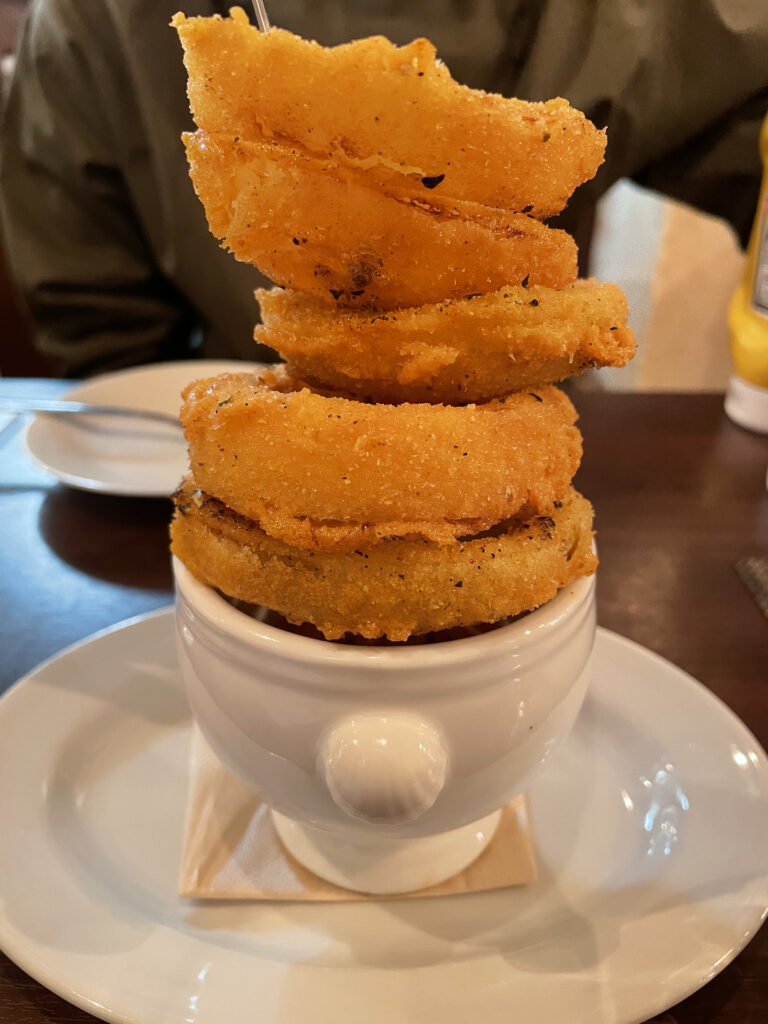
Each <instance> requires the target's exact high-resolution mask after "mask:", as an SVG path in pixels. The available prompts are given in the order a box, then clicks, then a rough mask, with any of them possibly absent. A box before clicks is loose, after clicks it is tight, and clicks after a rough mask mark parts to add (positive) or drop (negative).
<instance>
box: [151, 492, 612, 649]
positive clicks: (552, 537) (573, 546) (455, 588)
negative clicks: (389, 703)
mask: <svg viewBox="0 0 768 1024" xmlns="http://www.w3.org/2000/svg"><path fill="white" fill-rule="evenodd" d="M174 500H175V504H176V514H175V516H174V520H173V523H172V526H171V538H172V550H173V552H174V554H175V555H177V556H178V557H179V558H180V559H181V560H182V561H183V562H184V564H185V565H186V566H187V568H188V569H189V570H190V571H191V572H192V573H193V574H194V575H195V576H196V577H197V578H198V579H199V580H201V581H202V582H203V583H206V584H208V585H209V586H213V587H217V588H218V589H219V590H221V591H222V592H223V593H225V594H227V595H229V596H230V597H234V598H237V599H239V600H242V601H247V602H250V603H252V604H259V605H265V606H267V607H269V608H271V609H273V610H274V611H277V612H280V613H281V614H282V615H283V616H285V618H287V619H288V620H289V621H290V622H293V623H296V624H301V623H304V622H311V623H312V624H313V625H315V626H316V627H317V628H318V629H319V630H320V631H321V632H322V633H323V634H324V635H325V636H326V637H327V638H328V639H329V640H334V639H337V638H339V637H341V636H343V635H344V633H347V632H350V633H357V634H359V635H360V636H363V637H369V638H373V637H381V636H384V637H387V638H388V639H390V640H405V639H407V638H408V637H409V636H411V635H412V634H415V635H420V634H423V633H428V632H431V631H434V630H442V629H450V628H453V627H454V626H467V625H472V624H475V623H481V622H495V621H497V620H499V619H502V618H505V617H507V616H510V615H517V614H519V613H520V612H523V611H528V610H530V609H532V608H536V607H538V605H540V604H543V603H544V602H545V601H549V600H550V599H551V598H553V597H554V596H555V594H556V593H557V590H558V589H559V588H560V587H562V586H564V585H565V584H567V583H569V582H570V581H571V580H574V579H576V578H577V577H579V576H584V575H588V574H590V573H592V572H594V571H595V568H596V566H597V559H596V557H595V555H594V553H593V551H592V507H591V505H590V504H589V502H588V501H587V500H586V499H585V498H583V497H581V495H579V494H577V493H576V492H575V491H573V490H569V491H568V492H567V494H566V496H565V498H564V500H563V502H562V505H561V507H560V508H557V509H555V510H553V512H552V514H551V516H542V517H537V518H534V519H532V520H530V522H527V523H514V524H512V525H511V526H510V527H509V528H508V530H507V531H506V532H503V533H502V534H501V535H500V536H492V537H491V536H488V537H478V538H475V539H471V540H466V541H456V542H455V543H453V544H451V545H450V546H448V547H438V546H437V545H436V544H433V543H430V542H428V541H423V540H397V541H388V542H387V543H385V544H380V545H378V546H376V547H374V548H372V549H371V550H370V551H365V552H364V551H355V552H351V553H345V554H339V553H337V552H327V551H305V550H303V549H301V548H295V547H292V546H289V545H287V544H285V543H284V542H282V541H280V540H276V539H275V538H273V537H270V536H269V535H268V534H266V533H265V532H264V531H263V530H262V529H260V527H259V526H258V525H257V524H256V523H254V522H252V521H250V520H248V519H246V518H244V517H242V516H239V515H237V514H236V513H234V512H232V511H231V509H229V508H227V507H226V505H224V504H223V503H222V502H220V501H217V500H216V499H215V498H211V497H210V496H208V495H206V494H204V493H202V492H200V491H199V490H197V489H196V488H195V485H194V483H193V482H192V481H187V482H186V483H185V485H184V486H183V487H182V488H181V490H180V491H179V492H178V493H177V494H176V495H175V498H174Z"/></svg>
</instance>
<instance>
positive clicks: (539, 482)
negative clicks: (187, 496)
mask: <svg viewBox="0 0 768 1024" xmlns="http://www.w3.org/2000/svg"><path fill="white" fill-rule="evenodd" d="M299 388H300V385H299V384H298V383H297V382H296V381H294V380H292V378H291V377H290V376H289V375H288V374H287V373H286V372H285V370H284V369H282V368H281V369H279V370H278V371H276V372H274V373H273V372H271V371H264V372H263V373H262V374H260V375H256V374H246V373H244V374H223V375H222V376H219V377H214V378H212V379H208V380H202V381H197V382H195V383H194V384H191V385H190V386H189V387H188V388H187V389H186V390H185V392H184V395H183V398H184V401H183V405H182V409H181V420H182V423H183V424H184V430H185V434H186V437H187V440H188V442H189V456H190V466H191V467H192V473H193V474H194V477H195V481H196V483H197V485H198V486H199V487H201V488H202V489H203V490H205V491H207V492H208V493H209V494H211V495H213V496H214V497H216V498H219V499H220V500H222V501H224V502H225V503H226V504H227V505H229V507H230V508H232V509H233V510H234V511H236V512H239V513H240V514H241V515H244V516H247V517H248V518H250V519H254V520H256V521H257V522H259V523H260V525H261V526H262V528H263V529H264V530H266V532H267V533H269V534H271V535H272V536H273V537H280V538H282V539H283V540H285V541H286V542H287V543H290V544H294V545H298V546H303V547H317V548H319V547H323V548H332V549H335V550H347V551H348V550H353V549H354V548H356V547H359V546H360V544H369V545H370V544H373V543H376V542H380V541H383V540H385V539H387V538H389V537H393V536H395V537H402V536H411V535H417V536H422V537H426V538H428V539H430V540H433V541H436V542H438V543H443V544H445V543H450V542H452V541H453V539H454V538H455V537H457V536H459V537H460V536H466V535H468V534H471V533H476V532H478V531H480V530H484V529H487V528H488V527H490V526H492V525H493V524H495V523H498V522H499V521H500V520H502V519H506V518H508V517H510V516H515V515H521V516H528V515H532V514H535V513H537V512H548V511H550V510H551V509H552V507H553V505H554V503H555V502H556V501H557V500H559V499H560V498H562V496H563V494H564V493H565V492H566V490H567V488H568V485H569V483H570V481H571V479H572V477H573V475H574V473H575V472H576V469H577V468H578V465H579V460H580V458H581V435H580V434H579V431H578V430H577V428H576V427H575V426H574V422H575V420H576V412H575V410H574V408H573V406H572V405H571V403H570V401H569V400H568V399H567V398H566V396H565V395H564V394H563V393H562V392H560V391H558V390H557V388H553V387H545V388H541V389H539V391H538V392H536V393H535V394H527V393H520V394H516V395H511V396H510V397H509V398H507V399H502V400H499V401H496V402H490V403H488V404H486V405H480V406H461V407H454V406H443V405H412V404H404V405H375V404H369V403H364V402H358V401H350V400H348V399H345V398H337V397H328V396H326V395H323V394H317V393H314V392H312V391H310V390H309V389H307V388H302V389H300V390H299Z"/></svg>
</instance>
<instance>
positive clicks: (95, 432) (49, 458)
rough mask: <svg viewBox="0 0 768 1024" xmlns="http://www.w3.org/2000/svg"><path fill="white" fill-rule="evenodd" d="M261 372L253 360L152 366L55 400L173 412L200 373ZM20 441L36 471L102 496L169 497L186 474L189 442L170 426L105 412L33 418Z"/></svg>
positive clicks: (106, 376)
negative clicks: (190, 383) (188, 386)
mask: <svg viewBox="0 0 768 1024" xmlns="http://www.w3.org/2000/svg"><path fill="white" fill-rule="evenodd" d="M256 369H260V366H259V365H258V364H256V363H241V362H234V361H231V360H230V361H221V362H219V361H216V362H214V361H210V360H202V359H196V360H195V359H193V360H187V361H185V362H173V363H155V364H153V365H150V366H142V367H139V368H137V369H129V370H120V371H118V372H117V373H106V374H103V375H102V376H100V377H93V378H91V379H90V380H87V381H85V382H84V383H83V384H80V385H78V386H77V387H76V388H73V389H72V390H71V391H67V392H65V393H64V394H62V395H60V396H59V397H60V398H62V399H69V400H72V401H77V402H94V403H99V404H103V405H119V406H121V407H125V408H129V409H145V410H148V411H151V412H164V413H169V414H170V415H172V416H176V415H178V412H179V406H180V405H181V391H182V389H183V388H184V387H185V386H186V385H187V384H189V382H190V381H192V380H195V379H197V378H199V377H213V376H215V375H216V374H218V373H243V372H248V371H249V370H256ZM24 442H25V445H26V449H27V453H28V455H29V456H30V458H31V459H32V461H33V462H35V463H36V464H37V465H38V466H39V467H40V468H41V469H43V470H45V471H46V472H47V473H51V474H52V475H53V476H55V477H57V478H58V479H59V480H61V481H62V482H63V483H65V484H69V486H70V487H77V488H79V489H80V490H85V491H99V492H100V493H102V494H123V495H133V496H135V497H142V498H162V497H168V495H169V494H171V493H172V492H173V491H174V490H175V488H176V487H178V484H179V481H180V480H181V478H182V477H183V476H184V474H185V473H186V471H187V465H188V463H187V446H186V442H185V441H184V436H183V434H182V433H181V430H176V429H174V427H173V426H172V425H169V426H165V425H164V424H162V423H153V422H151V421H146V422H143V421H141V420H127V419H116V418H114V417H106V416H90V415H89V416H76V417H71V416H47V415H45V414H44V413H43V414H38V415H37V416H35V417H34V418H33V420H32V421H31V422H30V424H29V426H28V427H27V430H26V434H25V438H24Z"/></svg>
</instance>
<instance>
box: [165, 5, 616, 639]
mask: <svg viewBox="0 0 768 1024" xmlns="http://www.w3.org/2000/svg"><path fill="white" fill-rule="evenodd" d="M174 24H175V26H176V27H177V28H178V29H179V32H180V35H181V37H182V41H183V43H184V47H185V51H186V63H187V67H188V70H189V74H190V84H189V94H190V99H191V102H192V107H193V113H194V115H195V119H196V122H197V125H198V130H197V131H196V132H194V133H192V134H188V135H185V136H184V141H185V145H186V147H187V156H188V160H189V164H190V173H191V176H192V179H193V182H194V185H195V189H196V191H197V193H198V196H199V197H200V199H201V200H202V202H203V205H204V207H205V210H206V215H207V217H208V221H209V225H210V227H211V231H212V232H213V233H214V234H215V235H216V236H217V237H219V238H220V239H222V240H223V243H224V244H225V245H226V246H227V247H228V248H229V249H230V250H231V251H232V252H233V253H234V255H235V256H236V257H237V258H238V259H241V260H244V261H246V262H249V263H253V264H255V265H256V266H258V267H259V268H260V269H261V270H262V271H263V272H264V273H266V274H267V275H268V276H270V277H271V278H272V279H273V280H274V281H275V282H276V283H277V284H279V285H283V286H286V287H288V288H289V290H288V291H280V290H273V291H270V292H266V291H262V292H260V293H258V299H259V301H260V303H261V307H262V314H263V326H261V327H259V328H258V329H257V336H258V338H259V340H261V341H263V342H265V343H266V344H268V345H271V346H272V347H274V348H276V349H277V350H278V351H280V352H281V353H283V354H284V355H285V356H286V358H287V360H288V365H287V367H282V368H279V369H277V370H275V371H264V372H262V373H260V374H227V375H222V376H220V377H217V378H213V379H209V380H203V381H198V382H196V383H195V384H193V385H191V386H190V387H189V388H187V389H186V391H185V393H184V397H183V406H182V413H181V418H182V422H183V424H184V428H185V433H186V437H187V440H188V442H189V453H190V468H191V473H192V476H191V477H190V479H189V480H188V481H186V482H185V484H184V485H183V486H182V488H181V489H180V491H179V492H178V493H177V494H176V495H175V497H174V500H175V505H176V514H175V517H174V521H173V525H172V530H171V534H172V548H173V551H174V552H175V554H177V555H178V557H179V558H181V559H182V560H183V561H184V562H185V564H186V565H187V566H188V568H189V569H190V570H191V571H192V572H193V573H194V574H195V575H196V576H197V577H198V578H200V579H201V580H203V581H204V582H206V583H208V584H209V585H211V586H215V587H218V588H219V589H220V590H221V591H222V592H224V593H225V594H227V595H229V596H230V597H232V598H234V599H237V600H239V601H243V602H247V603H250V604H259V605H266V606H267V607H269V608H271V609H273V610H274V611H276V612H278V613H280V614H281V615H283V616H284V617H285V619H287V620H288V621H289V622H291V623H296V624H302V623H305V622H309V623H312V624H313V625H314V626H316V627H317V628H318V629H319V630H320V631H321V632H322V633H323V634H324V635H325V636H326V637H328V638H330V639H333V638H339V637H341V636H343V635H345V634H356V635H358V636H361V637H365V638H370V639H375V638H378V637H386V638H388V639H389V640H392V641H402V640H405V639H407V638H408V637H410V636H412V635H421V634H424V633H428V632H434V631H441V630H448V629H453V628H455V627H468V626H473V625H476V624H480V623H488V622H496V621H499V620H501V619H504V618H507V617H509V616H512V615H517V614H519V613H521V612H524V611H526V610H529V609H531V608H534V607H536V606H537V605H539V604H541V603H542V602H544V601H547V600H550V599H551V598H552V597H553V596H554V595H555V593H556V592H557V590H558V588H559V587H561V586H563V585H565V584H566V583H568V582H570V581H571V580H573V579H575V578H576V577H577V576H580V575H584V574H587V573H591V572H593V571H594V569H595V566H596V564H597V561H596V558H595V556H594V553H593V549H592V509H591V506H590V504H589V502H588V501H586V499H584V498H582V497H581V495H579V494H578V493H577V492H576V491H574V490H573V487H572V484H571V481H572V479H573V476H574V474H575V472H576V470H577V468H578V465H579V461H580V458H581V436H580V434H579V432H578V430H577V429H576V427H575V419H576V414H575V411H574V409H573V406H572V405H571V403H570V402H569V400H568V399H567V398H566V397H565V395H563V394H562V392H560V391H558V390H557V388H555V387H553V386H552V383H553V382H555V381H558V380H561V379H563V378H564V377H566V376H572V375H573V374H575V373H578V372H581V371H582V370H584V369H585V368H587V367H589V366H601V365H615V366H619V365H623V364H624V363H626V362H627V361H628V359H630V358H631V356H632V354H633V352H634V339H633V337H632V333H631V331H630V330H629V328H628V326H627V310H626V302H625V300H624V297H623V296H622V295H621V293H620V291H619V290H618V289H617V288H615V287H614V286H611V285H601V284H599V283H597V282H594V281H584V282H576V281H575V277H576V248H575V244H574V243H573V240H572V239H571V238H570V237H569V236H568V235H566V234H565V233H564V232H562V231H556V230H553V229H551V228H548V227H546V226H545V225H543V224H541V223H540V222H539V220H537V219H536V218H537V217H543V216H546V215H549V214H551V213H553V212H556V211H557V210H559V209H561V208H562V207H563V205H564V204H565V202H566V201H567V199H568V196H569V195H570V194H571V192H572V191H573V189H574V188H575V187H576V186H577V185H578V184H579V183H580V182H581V181H583V180H585V179H586V178H588V177H591V176H592V175H593V174H594V173H595V170H596V168H597V166H598V165H599V163H600V161H601V160H602V152H603V147H604V137H603V134H602V133H601V132H598V131H597V130H596V129H594V128H593V127H592V126H591V125H590V124H589V122H587V121H586V119H585V118H584V117H583V115H581V114H580V113H579V112H578V111H574V110H572V109H571V108H570V107H569V106H568V104H567V103H565V101H563V100H554V101H551V102H550V103H547V104H527V103H523V102H521V101H518V100H504V99H502V98H501V97H495V96H488V95H486V94H485V93H479V92H473V91H472V90H469V89H465V88H463V87H462V86H458V85H457V84H456V83H455V82H453V80H452V79H451V78H450V75H449V74H448V72H447V70H446V69H445V68H444V67H443V66H442V65H440V64H439V63H437V62H436V61H435V54H434V48H433V47H431V45H430V44H429V43H427V42H426V41H425V40H417V41H416V42H415V43H413V44H411V46H409V47H404V48H402V49H398V48H397V47H394V46H393V45H392V44H391V43H389V42H388V41H387V40H384V39H370V40H363V41H360V42H359V43H354V44H350V45H349V46H345V47H336V48H334V49H330V50H326V49H324V48H322V47H318V46H317V45H316V44H308V43H305V42H304V41H303V40H299V39H297V38H296V37H294V36H291V35H290V33H286V32H281V31H279V30H274V31H271V32H269V33H266V34H265V35H261V34H259V33H258V32H256V31H255V30H254V29H252V28H251V27H250V26H249V25H248V23H247V18H246V16H245V14H244V13H243V12H238V11H237V10H235V11H234V12H233V13H232V16H231V17H230V18H229V19H221V18H219V17H214V18H207V19H206V18H193V19H185V18H184V16H183V15H177V16H176V18H175V19H174ZM350 95H353V96H354V97H355V100H356V104H354V105H353V104H350V103H349V96H350Z"/></svg>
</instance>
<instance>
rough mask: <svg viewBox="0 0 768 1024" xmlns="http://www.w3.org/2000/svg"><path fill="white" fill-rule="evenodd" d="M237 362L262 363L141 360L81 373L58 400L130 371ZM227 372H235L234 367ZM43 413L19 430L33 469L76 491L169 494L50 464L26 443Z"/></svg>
mask: <svg viewBox="0 0 768 1024" xmlns="http://www.w3.org/2000/svg"><path fill="white" fill-rule="evenodd" d="M238 363H242V372H244V373H247V372H249V369H253V368H255V367H258V366H263V365H265V364H263V363H258V362H256V361H249V360H236V359H199V360H198V359H176V360H174V359H169V360H165V361H163V362H157V363H142V364H140V365H139V366H126V367H123V368H122V369H121V370H110V371H107V372H106V373H100V374H96V375H94V376H93V377H85V378H83V379H82V380H80V381H78V382H76V383H75V382H74V381H73V382H72V383H73V385H74V386H73V387H70V388H67V389H65V390H64V391H62V393H61V394H60V395H59V396H58V398H60V399H61V400H62V401H70V400H79V398H80V394H81V392H82V390H83V388H84V387H86V386H88V385H91V384H100V383H102V382H103V381H112V380H120V379H122V378H124V377H132V376H134V375H137V374H138V375H140V376H141V375H144V374H145V373H151V372H152V371H158V370H159V371H161V372H162V371H163V370H164V369H166V368H167V369H171V368H172V369H176V368H181V367H187V366H188V367H190V369H192V368H194V367H195V366H199V367H200V368H201V370H203V373H204V372H205V371H204V367H205V366H206V364H207V365H208V366H210V365H212V364H218V365H220V366H221V365H224V364H229V365H231V366H232V367H233V368H234V366H235V365H237V364H238ZM218 372H220V373H227V372H230V371H227V370H220V371H218ZM231 372H235V371H234V369H233V371H231ZM45 417H46V413H35V414H33V415H32V416H31V417H30V419H29V420H28V422H27V423H25V424H24V428H23V430H22V432H21V446H22V450H23V452H24V454H25V455H26V457H27V458H28V459H29V460H30V462H32V464H33V465H34V466H36V467H37V469H39V470H41V471H42V472H43V473H47V474H48V475H49V476H52V477H54V478H55V479H56V480H58V481H60V482H61V483H63V484H66V485H67V486H68V487H73V488H74V489H75V490H78V491H85V492H86V493H89V494H111V495H114V496H115V497H118V498H168V497H170V493H169V491H168V490H167V489H166V488H164V487H149V486H146V487H144V486H139V487H137V486H136V485H135V484H127V485H126V484H120V483H109V482H105V481H103V480H96V479H94V478H93V477H87V476H80V475H79V474H78V473H69V472H67V470H62V469H59V468H57V467H56V466H55V465H52V464H51V463H50V462H47V461H46V460H45V459H43V458H42V457H41V456H40V455H39V454H38V453H37V452H36V451H35V449H34V439H33V440H32V442H31V443H30V434H31V433H32V432H33V430H34V429H35V428H36V427H37V428H38V429H40V428H41V427H43V425H44V424H45V423H46V420H45Z"/></svg>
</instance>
